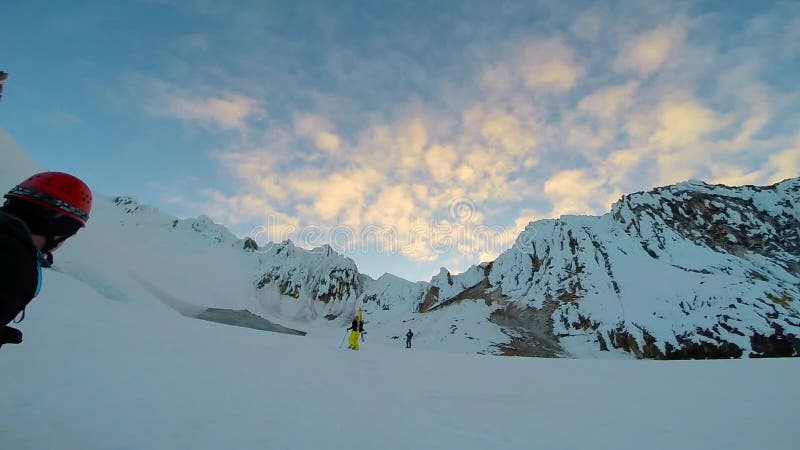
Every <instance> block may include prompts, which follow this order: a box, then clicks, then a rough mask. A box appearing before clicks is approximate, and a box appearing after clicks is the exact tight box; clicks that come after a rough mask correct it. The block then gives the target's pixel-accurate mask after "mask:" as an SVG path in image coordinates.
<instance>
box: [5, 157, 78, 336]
mask: <svg viewBox="0 0 800 450" xmlns="http://www.w3.org/2000/svg"><path fill="white" fill-rule="evenodd" d="M4 197H5V198H6V201H5V204H4V205H3V206H2V207H0V347H2V345H3V344H19V343H21V342H22V332H21V331H19V330H17V329H16V328H12V327H9V326H8V323H9V322H11V321H12V320H14V318H15V317H17V316H20V318H19V320H18V321H15V323H19V322H21V321H22V319H23V318H24V317H25V307H26V306H27V305H28V303H30V301H31V300H33V298H34V297H36V296H37V295H38V294H39V290H40V289H41V286H42V267H50V266H51V265H52V264H53V252H54V251H56V250H57V249H58V248H59V247H60V246H61V244H63V243H64V241H66V240H67V239H69V238H70V237H72V236H73V235H75V233H77V232H78V230H80V229H81V228H82V227H84V226H86V221H87V220H89V212H90V211H91V209H92V191H91V190H89V187H88V186H87V185H86V183H84V182H83V181H81V180H80V179H78V178H76V177H74V176H72V175H69V174H66V173H60V172H44V173H38V174H36V175H33V176H31V177H30V178H28V179H27V180H25V181H23V182H22V183H20V184H19V185H17V186H16V187H14V188H13V189H11V191H9V192H8V193H7V194H6V195H5V196H4ZM20 313H22V314H20Z"/></svg>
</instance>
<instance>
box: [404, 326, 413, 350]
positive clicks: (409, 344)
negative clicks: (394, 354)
mask: <svg viewBox="0 0 800 450" xmlns="http://www.w3.org/2000/svg"><path fill="white" fill-rule="evenodd" d="M413 337H414V333H412V332H411V329H410V328H409V329H408V333H406V348H411V338H413Z"/></svg>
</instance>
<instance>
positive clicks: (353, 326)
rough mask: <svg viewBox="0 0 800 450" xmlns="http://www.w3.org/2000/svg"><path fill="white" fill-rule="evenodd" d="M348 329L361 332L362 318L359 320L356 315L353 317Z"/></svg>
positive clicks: (362, 327)
mask: <svg viewBox="0 0 800 450" xmlns="http://www.w3.org/2000/svg"><path fill="white" fill-rule="evenodd" d="M348 330H353V331H358V332H359V333H363V332H364V321H363V320H362V321H360V322H359V320H358V317H356V318H355V319H353V323H351V324H350V328H348Z"/></svg>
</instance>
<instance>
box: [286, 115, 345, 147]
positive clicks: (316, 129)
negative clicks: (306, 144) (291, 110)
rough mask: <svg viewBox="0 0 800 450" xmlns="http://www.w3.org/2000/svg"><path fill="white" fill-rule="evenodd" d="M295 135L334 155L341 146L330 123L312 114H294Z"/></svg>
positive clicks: (339, 139)
mask: <svg viewBox="0 0 800 450" xmlns="http://www.w3.org/2000/svg"><path fill="white" fill-rule="evenodd" d="M294 129H295V133H296V134H298V135H299V136H301V137H304V138H306V139H309V140H311V141H312V142H313V143H314V146H316V147H317V148H318V149H320V150H322V151H325V152H328V153H331V154H335V153H337V152H338V151H339V149H340V148H341V146H342V139H341V138H340V137H339V135H338V134H336V132H335V129H334V127H333V125H332V124H331V123H330V121H329V120H328V119H326V118H324V117H322V116H318V115H314V114H299V115H298V114H296V115H295V117H294Z"/></svg>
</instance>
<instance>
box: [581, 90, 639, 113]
mask: <svg viewBox="0 0 800 450" xmlns="http://www.w3.org/2000/svg"><path fill="white" fill-rule="evenodd" d="M639 85H640V83H639V82H638V81H628V82H627V83H625V84H617V85H613V86H606V87H603V88H600V89H598V90H596V91H595V92H593V93H591V94H589V95H587V96H586V97H583V98H582V99H581V100H580V101H579V102H578V110H579V111H581V112H583V113H585V114H589V115H590V116H592V117H595V118H597V119H601V120H611V119H613V118H615V117H616V116H617V115H618V114H620V113H622V112H624V111H626V110H627V109H628V108H630V107H631V106H632V105H633V104H634V100H635V98H634V96H635V95H636V93H637V91H638V90H639Z"/></svg>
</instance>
